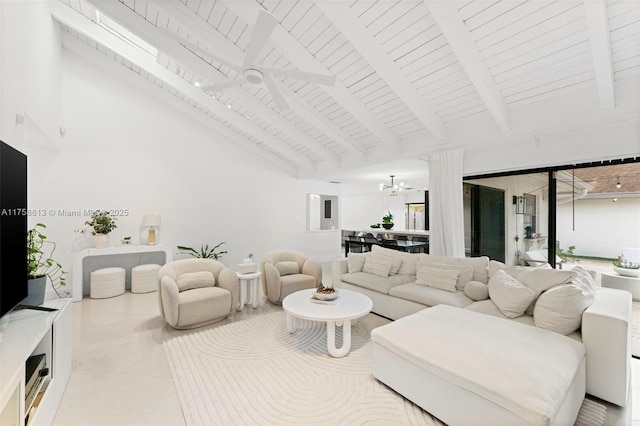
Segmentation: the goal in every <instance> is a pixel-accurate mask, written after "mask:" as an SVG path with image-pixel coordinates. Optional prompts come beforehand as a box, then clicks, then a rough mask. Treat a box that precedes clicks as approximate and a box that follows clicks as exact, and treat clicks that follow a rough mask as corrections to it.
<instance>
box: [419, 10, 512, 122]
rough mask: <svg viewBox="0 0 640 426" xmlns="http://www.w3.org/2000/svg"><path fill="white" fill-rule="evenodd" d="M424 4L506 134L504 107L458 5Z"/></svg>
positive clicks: (505, 112) (505, 110) (507, 116)
mask: <svg viewBox="0 0 640 426" xmlns="http://www.w3.org/2000/svg"><path fill="white" fill-rule="evenodd" d="M424 2H425V3H426V5H427V7H428V8H429V11H430V12H431V16H432V17H433V19H434V20H435V22H436V23H437V24H438V27H439V28H440V31H442V34H443V35H444V37H445V38H446V39H447V42H448V43H449V45H450V46H451V49H452V50H453V52H454V53H455V55H456V57H457V58H458V60H459V61H460V64H462V67H463V68H464V70H465V72H466V74H467V76H468V77H469V79H470V80H471V82H472V83H473V86H474V87H475V89H476V91H477V92H478V94H479V95H480V98H481V99H482V101H483V102H484V103H485V105H486V106H487V109H488V110H489V112H490V113H491V115H492V116H493V118H494V120H495V121H496V123H497V124H498V127H500V129H501V130H502V131H503V132H508V131H509V129H510V125H509V112H508V110H507V105H506V103H505V102H504V98H503V97H502V95H501V94H500V91H499V90H498V86H497V85H496V83H495V81H494V80H493V77H491V74H489V70H488V68H487V66H486V64H485V62H484V60H483V58H482V55H481V54H480V52H479V51H478V48H477V46H476V45H475V43H474V42H473V39H472V38H471V35H470V34H469V31H468V29H467V27H466V25H465V24H464V22H463V20H462V18H461V17H460V14H459V13H458V5H459V3H458V2H454V1H429V0H424Z"/></svg>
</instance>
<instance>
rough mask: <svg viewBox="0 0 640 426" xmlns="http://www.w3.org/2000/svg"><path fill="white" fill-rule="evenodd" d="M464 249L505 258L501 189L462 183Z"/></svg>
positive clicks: (474, 253)
mask: <svg viewBox="0 0 640 426" xmlns="http://www.w3.org/2000/svg"><path fill="white" fill-rule="evenodd" d="M463 197H464V202H463V204H464V234H465V252H466V254H467V255H468V256H472V257H477V256H489V258H490V259H494V260H499V261H501V262H504V261H505V192H504V190H501V189H496V188H489V187H486V186H480V185H473V184H464V190H463Z"/></svg>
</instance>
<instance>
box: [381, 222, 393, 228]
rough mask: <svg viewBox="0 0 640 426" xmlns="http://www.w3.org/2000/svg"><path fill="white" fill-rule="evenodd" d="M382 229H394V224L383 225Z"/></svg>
mask: <svg viewBox="0 0 640 426" xmlns="http://www.w3.org/2000/svg"><path fill="white" fill-rule="evenodd" d="M382 227H383V228H384V229H391V228H393V223H383V224H382Z"/></svg>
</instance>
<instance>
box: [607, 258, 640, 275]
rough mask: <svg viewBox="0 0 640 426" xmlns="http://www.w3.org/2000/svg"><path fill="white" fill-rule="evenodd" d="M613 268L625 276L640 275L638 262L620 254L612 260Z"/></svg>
mask: <svg viewBox="0 0 640 426" xmlns="http://www.w3.org/2000/svg"><path fill="white" fill-rule="evenodd" d="M613 270H614V271H616V272H617V273H618V274H619V275H623V276H625V277H640V263H633V262H629V261H628V260H626V259H625V258H624V257H623V256H620V257H619V258H618V260H616V261H615V262H613Z"/></svg>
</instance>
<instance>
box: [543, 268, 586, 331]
mask: <svg viewBox="0 0 640 426" xmlns="http://www.w3.org/2000/svg"><path fill="white" fill-rule="evenodd" d="M574 271H575V273H576V276H575V278H574V279H573V280H572V281H571V282H570V283H568V284H562V285H559V286H556V287H553V288H551V289H549V290H547V291H545V292H544V293H542V294H541V295H540V297H539V298H538V301H537V302H536V305H535V307H534V309H533V319H534V321H535V324H536V326H537V327H542V328H546V329H548V330H552V331H555V332H556V333H560V334H570V333H572V332H574V331H576V330H578V329H579V328H580V325H581V324H582V314H583V312H584V311H585V309H587V308H588V307H589V306H591V304H592V303H593V302H594V300H595V291H596V289H595V283H594V282H593V279H592V278H591V276H590V275H589V273H588V272H587V271H585V270H584V269H582V268H579V269H578V270H577V271H576V268H574Z"/></svg>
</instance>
